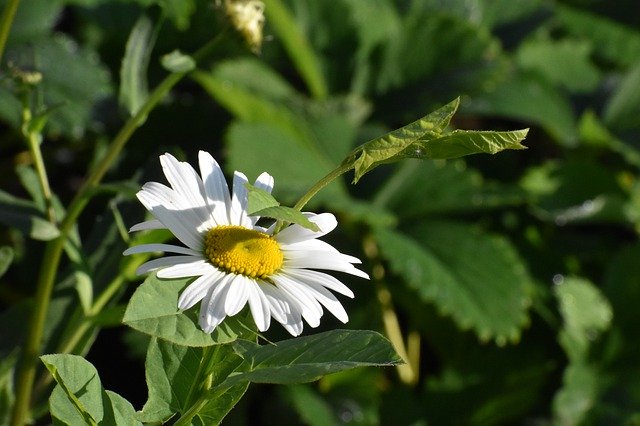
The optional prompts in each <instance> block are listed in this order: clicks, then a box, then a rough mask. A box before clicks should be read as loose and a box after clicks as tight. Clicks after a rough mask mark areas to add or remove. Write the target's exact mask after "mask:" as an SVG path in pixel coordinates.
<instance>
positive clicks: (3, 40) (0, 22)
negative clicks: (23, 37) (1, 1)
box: [0, 0, 20, 63]
mask: <svg viewBox="0 0 640 426" xmlns="http://www.w3.org/2000/svg"><path fill="white" fill-rule="evenodd" d="M19 4H20V0H9V1H8V2H7V5H6V6H5V7H4V11H3V12H2V18H1V19H0V63H1V62H2V55H3V54H4V48H5V46H6V44H7V39H8V38H9V31H10V30H11V24H13V18H15V16H16V12H17V11H18V5H19Z"/></svg>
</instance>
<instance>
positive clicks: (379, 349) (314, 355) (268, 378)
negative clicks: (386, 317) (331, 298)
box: [224, 330, 401, 386]
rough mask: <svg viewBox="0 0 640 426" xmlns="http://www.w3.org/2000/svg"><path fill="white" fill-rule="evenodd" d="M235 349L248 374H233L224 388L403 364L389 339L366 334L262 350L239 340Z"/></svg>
mask: <svg viewBox="0 0 640 426" xmlns="http://www.w3.org/2000/svg"><path fill="white" fill-rule="evenodd" d="M234 348H235V350H236V352H237V353H238V354H239V355H240V356H241V357H242V358H243V359H244V363H245V366H246V371H242V372H235V373H232V374H231V375H230V376H229V378H227V380H226V381H225V383H224V385H225V386H233V385H236V384H238V383H243V382H257V383H280V384H285V383H288V384H290V383H305V382H311V381H314V380H317V379H319V378H320V377H322V376H324V375H326V374H330V373H336V372H338V371H344V370H349V369H352V368H356V367H366V366H378V367H380V366H393V365H397V364H399V363H400V362H401V360H400V358H399V357H398V355H397V354H396V353H395V351H394V349H393V346H391V343H390V342H389V341H388V340H387V339H385V338H384V337H382V336H381V335H380V334H378V333H375V332H373V331H363V330H332V331H327V332H324V333H318V334H315V335H312V336H304V337H297V338H294V339H289V340H283V341H280V342H278V343H277V344H273V345H269V344H268V345H263V346H259V345H257V344H255V343H252V342H249V341H247V340H237V341H236V342H235V343H234Z"/></svg>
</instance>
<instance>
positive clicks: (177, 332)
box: [122, 275, 241, 346]
mask: <svg viewBox="0 0 640 426" xmlns="http://www.w3.org/2000/svg"><path fill="white" fill-rule="evenodd" d="M189 281H192V279H189V278H187V279H180V280H161V279H158V278H157V277H156V276H155V275H150V276H149V277H148V278H147V279H146V280H145V281H144V282H143V283H142V284H140V286H139V287H138V288H137V289H136V291H135V293H133V296H131V299H130V300H129V304H128V306H127V310H126V311H125V314H124V317H123V319H122V321H123V322H124V323H125V324H127V325H128V326H130V327H132V328H135V329H136V330H138V331H141V332H143V333H146V334H149V335H151V336H154V337H159V338H161V339H164V340H167V341H169V342H172V343H176V344H179V345H184V346H209V345H217V344H220V343H228V342H231V341H233V340H235V339H236V338H237V337H238V334H237V333H238V331H239V330H240V329H241V328H240V325H239V324H238V321H239V320H238V319H237V317H231V318H227V319H226V320H225V321H224V322H223V323H222V324H220V325H219V326H218V327H216V329H215V330H214V331H213V333H211V334H207V333H205V332H204V331H202V330H201V329H200V326H199V325H198V316H197V313H196V309H195V308H193V309H189V310H188V311H184V312H183V311H180V310H179V309H178V297H179V295H180V292H181V291H182V290H183V289H184V288H185V286H186V284H187V283H188V282H189Z"/></svg>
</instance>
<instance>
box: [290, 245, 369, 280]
mask: <svg viewBox="0 0 640 426" xmlns="http://www.w3.org/2000/svg"><path fill="white" fill-rule="evenodd" d="M354 259H356V258H354V257H352V256H348V255H346V254H342V253H327V252H313V251H308V252H303V251H300V252H298V251H290V252H287V256H286V257H285V261H284V268H285V269H288V268H294V269H303V268H311V269H328V270H332V271H340V272H345V273H347V274H351V275H355V276H358V277H362V278H366V279H369V275H367V273H366V272H363V271H361V270H359V269H356V268H355V267H354V266H353V265H352V264H351V263H350V262H352V261H353V260H354ZM356 260H357V259H356Z"/></svg>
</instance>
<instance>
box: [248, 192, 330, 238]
mask: <svg viewBox="0 0 640 426" xmlns="http://www.w3.org/2000/svg"><path fill="white" fill-rule="evenodd" d="M246 186H247V189H248V190H249V201H248V206H247V213H248V214H249V216H259V217H269V218H271V219H276V220H280V221H283V222H285V223H296V224H298V225H300V226H302V227H305V228H307V229H310V230H312V231H319V230H320V228H318V225H316V224H315V223H313V222H311V221H310V220H309V219H308V218H307V217H306V216H304V215H303V214H302V213H300V211H298V210H295V209H293V208H291V207H286V206H281V205H280V203H278V201H277V200H276V199H275V198H273V196H272V195H271V194H270V193H268V192H267V191H265V190H263V189H260V188H256V187H255V186H253V185H249V184H247V185H246Z"/></svg>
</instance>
